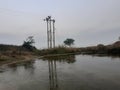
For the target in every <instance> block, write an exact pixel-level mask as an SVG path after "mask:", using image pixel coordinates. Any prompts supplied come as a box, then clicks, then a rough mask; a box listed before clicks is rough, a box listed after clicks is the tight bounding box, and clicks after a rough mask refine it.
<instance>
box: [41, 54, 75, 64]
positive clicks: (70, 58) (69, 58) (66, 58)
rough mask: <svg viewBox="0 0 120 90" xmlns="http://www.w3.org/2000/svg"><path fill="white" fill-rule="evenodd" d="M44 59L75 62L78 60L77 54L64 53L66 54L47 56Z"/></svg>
mask: <svg viewBox="0 0 120 90" xmlns="http://www.w3.org/2000/svg"><path fill="white" fill-rule="evenodd" d="M43 60H55V61H57V62H67V63H74V62H75V61H76V59H75V55H64V56H46V57H44V58H43Z"/></svg>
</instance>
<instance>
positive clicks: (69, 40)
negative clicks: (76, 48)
mask: <svg viewBox="0 0 120 90" xmlns="http://www.w3.org/2000/svg"><path fill="white" fill-rule="evenodd" d="M74 41H75V40H74V39H72V38H67V39H66V40H65V41H64V44H65V45H68V46H71V45H74Z"/></svg>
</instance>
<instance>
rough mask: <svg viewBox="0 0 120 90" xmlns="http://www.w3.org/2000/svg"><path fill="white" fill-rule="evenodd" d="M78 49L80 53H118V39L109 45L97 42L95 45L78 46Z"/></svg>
mask: <svg viewBox="0 0 120 90" xmlns="http://www.w3.org/2000/svg"><path fill="white" fill-rule="evenodd" d="M79 50H80V51H79V52H81V53H82V54H109V55H120V41H117V42H115V43H113V44H111V45H103V44H98V45H97V46H90V47H85V48H79Z"/></svg>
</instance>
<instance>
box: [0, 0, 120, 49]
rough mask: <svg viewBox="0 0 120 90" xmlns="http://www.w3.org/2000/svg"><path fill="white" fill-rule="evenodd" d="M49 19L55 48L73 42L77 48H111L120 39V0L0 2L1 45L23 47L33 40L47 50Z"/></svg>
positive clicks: (26, 0) (10, 0) (24, 0)
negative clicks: (71, 40) (32, 37)
mask: <svg viewBox="0 0 120 90" xmlns="http://www.w3.org/2000/svg"><path fill="white" fill-rule="evenodd" d="M48 15H51V16H52V17H53V18H55V20H56V23H55V24H56V44H57V45H61V44H63V41H64V40H65V39H66V38H73V39H74V40H75V46H77V47H83V46H84V47H85V46H90V45H97V44H99V43H102V44H110V43H113V42H114V41H117V40H118V37H119V36H120V0H0V44H13V45H21V44H22V43H23V40H25V39H26V38H27V37H28V36H34V39H35V41H36V43H35V46H37V48H45V47H47V42H46V41H47V38H46V23H45V22H44V21H43V19H44V18H46V17H47V16H48Z"/></svg>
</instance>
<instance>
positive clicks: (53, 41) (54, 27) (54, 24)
mask: <svg viewBox="0 0 120 90" xmlns="http://www.w3.org/2000/svg"><path fill="white" fill-rule="evenodd" d="M53 47H54V48H55V20H54V19H53Z"/></svg>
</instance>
